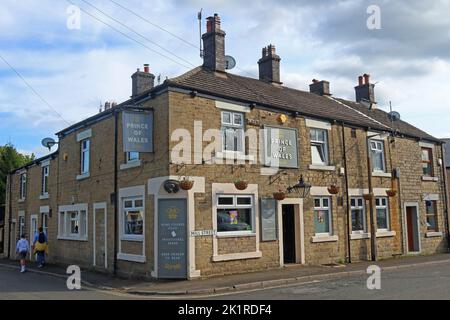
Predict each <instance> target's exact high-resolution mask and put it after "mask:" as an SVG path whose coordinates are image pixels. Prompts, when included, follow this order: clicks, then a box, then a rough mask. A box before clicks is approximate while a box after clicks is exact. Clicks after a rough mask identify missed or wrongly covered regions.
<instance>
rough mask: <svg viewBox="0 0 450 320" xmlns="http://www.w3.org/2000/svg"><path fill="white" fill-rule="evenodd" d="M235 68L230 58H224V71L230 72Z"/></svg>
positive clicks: (233, 61) (232, 59) (234, 63)
mask: <svg viewBox="0 0 450 320" xmlns="http://www.w3.org/2000/svg"><path fill="white" fill-rule="evenodd" d="M235 66H236V60H235V59H234V58H233V57H232V56H225V69H227V70H231V69H233V68H234V67H235Z"/></svg>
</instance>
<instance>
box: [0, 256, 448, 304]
mask: <svg viewBox="0 0 450 320" xmlns="http://www.w3.org/2000/svg"><path fill="white" fill-rule="evenodd" d="M374 264H375V265H377V266H379V267H380V268H381V270H382V271H389V270H397V269H402V268H405V269H406V268H412V267H416V266H432V265H444V264H450V254H449V253H444V254H436V255H427V256H425V255H414V256H406V257H396V258H390V259H385V260H380V261H377V262H376V263H374V262H372V261H363V262H356V263H352V264H346V265H334V266H301V265H292V266H286V267H283V268H278V269H273V270H265V271H261V272H251V273H245V274H234V275H222V276H216V277H211V278H202V279H195V280H181V281H180V280H153V279H152V280H149V279H145V280H143V279H124V278H120V277H117V276H112V275H107V274H103V273H99V272H95V271H91V270H83V269H82V270H81V279H82V285H83V286H84V287H87V288H94V289H97V290H103V291H114V292H117V293H119V292H120V293H124V294H131V295H144V296H173V297H176V296H179V297H180V298H181V297H182V296H196V295H197V296H208V295H214V294H227V295H228V294H232V293H238V292H242V291H249V290H258V289H264V288H274V287H280V286H288V285H296V284H299V285H300V284H302V283H310V282H312V281H316V280H320V281H323V280H328V279H329V280H332V279H339V278H342V277H354V276H358V275H366V274H367V271H366V270H367V267H368V266H370V265H374ZM0 267H3V268H7V269H11V270H16V271H17V270H18V262H17V261H11V260H6V259H0ZM28 272H31V273H37V274H42V275H47V276H52V277H57V278H61V279H67V277H68V274H66V268H65V266H60V265H52V264H48V265H46V266H45V267H44V268H41V269H39V268H37V266H36V265H35V264H33V263H31V264H29V266H28Z"/></svg>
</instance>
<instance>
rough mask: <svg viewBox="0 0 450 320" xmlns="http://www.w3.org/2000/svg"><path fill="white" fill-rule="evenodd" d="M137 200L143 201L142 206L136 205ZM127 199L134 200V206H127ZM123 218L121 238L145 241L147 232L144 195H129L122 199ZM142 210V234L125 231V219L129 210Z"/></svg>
mask: <svg viewBox="0 0 450 320" xmlns="http://www.w3.org/2000/svg"><path fill="white" fill-rule="evenodd" d="M136 200H141V201H142V206H136V205H135V203H136ZM126 201H132V206H131V207H129V208H125V202H126ZM121 202H122V203H121V204H122V206H121V211H122V214H121V216H122V217H121V219H122V223H121V225H122V228H121V240H126V241H143V240H144V233H145V199H144V196H143V195H136V196H129V197H123V198H122V199H121ZM138 210H140V211H141V212H142V234H130V233H125V225H126V223H125V219H126V217H127V212H129V211H138Z"/></svg>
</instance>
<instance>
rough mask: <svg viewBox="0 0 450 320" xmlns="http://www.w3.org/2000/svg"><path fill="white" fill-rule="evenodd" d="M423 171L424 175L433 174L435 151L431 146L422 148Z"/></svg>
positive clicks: (429, 175)
mask: <svg viewBox="0 0 450 320" xmlns="http://www.w3.org/2000/svg"><path fill="white" fill-rule="evenodd" d="M422 172H423V175H424V176H428V177H432V176H433V151H432V149H431V148H422Z"/></svg>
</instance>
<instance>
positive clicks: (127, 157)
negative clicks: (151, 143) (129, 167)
mask: <svg viewBox="0 0 450 320" xmlns="http://www.w3.org/2000/svg"><path fill="white" fill-rule="evenodd" d="M133 153H134V154H136V155H137V158H134V159H133V158H131V157H130V155H131V154H133ZM140 157H141V154H140V153H139V152H137V151H134V152H125V160H126V163H135V162H138V161H139V160H140Z"/></svg>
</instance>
